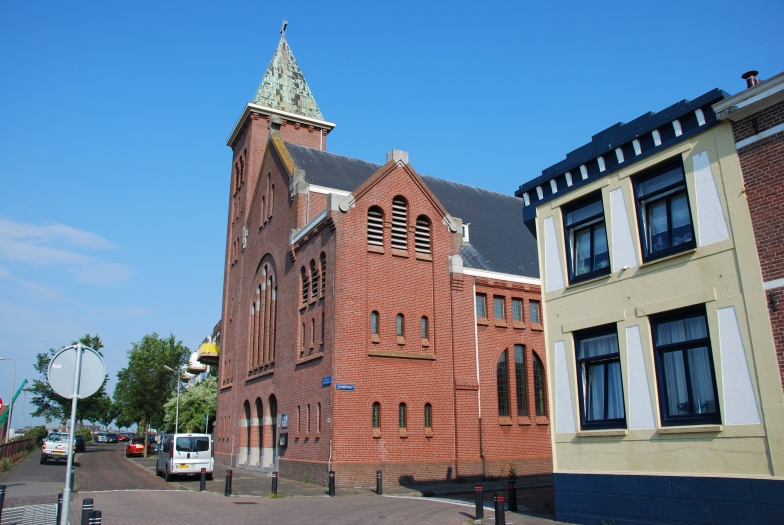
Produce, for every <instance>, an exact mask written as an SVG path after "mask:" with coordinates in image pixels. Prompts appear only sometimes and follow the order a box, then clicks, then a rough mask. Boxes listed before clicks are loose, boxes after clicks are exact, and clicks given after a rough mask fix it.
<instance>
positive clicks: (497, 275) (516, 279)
mask: <svg viewBox="0 0 784 525" xmlns="http://www.w3.org/2000/svg"><path fill="white" fill-rule="evenodd" d="M463 274H464V275H471V276H474V277H485V278H487V279H498V280H499V281H509V282H510V283H522V284H533V285H535V286H542V280H541V279H535V278H533V277H525V276H523V275H513V274H511V273H501V272H491V271H490V270H478V269H476V268H466V267H463Z"/></svg>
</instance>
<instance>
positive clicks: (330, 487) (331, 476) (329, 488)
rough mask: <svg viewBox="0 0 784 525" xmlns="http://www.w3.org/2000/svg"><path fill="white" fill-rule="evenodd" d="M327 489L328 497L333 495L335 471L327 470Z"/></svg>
mask: <svg viewBox="0 0 784 525" xmlns="http://www.w3.org/2000/svg"><path fill="white" fill-rule="evenodd" d="M327 491H328V494H329V495H330V497H334V496H335V471H334V470H330V471H329V485H328V486H327Z"/></svg>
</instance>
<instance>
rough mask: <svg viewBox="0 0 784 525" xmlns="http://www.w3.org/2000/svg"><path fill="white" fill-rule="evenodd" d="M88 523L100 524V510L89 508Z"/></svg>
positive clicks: (92, 524) (91, 524)
mask: <svg viewBox="0 0 784 525" xmlns="http://www.w3.org/2000/svg"><path fill="white" fill-rule="evenodd" d="M89 525H101V511H100V510H91V511H90V524H89Z"/></svg>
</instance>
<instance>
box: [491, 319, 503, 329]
mask: <svg viewBox="0 0 784 525" xmlns="http://www.w3.org/2000/svg"><path fill="white" fill-rule="evenodd" d="M493 324H494V325H495V326H497V327H498V328H506V321H504V320H503V319H493Z"/></svg>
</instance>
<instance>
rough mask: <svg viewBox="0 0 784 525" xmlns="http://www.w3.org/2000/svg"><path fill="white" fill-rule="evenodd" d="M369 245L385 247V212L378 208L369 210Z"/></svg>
mask: <svg viewBox="0 0 784 525" xmlns="http://www.w3.org/2000/svg"><path fill="white" fill-rule="evenodd" d="M367 242H368V244H372V245H374V246H384V212H383V210H382V209H381V208H379V207H378V206H371V207H370V209H369V210H368V241H367Z"/></svg>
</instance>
